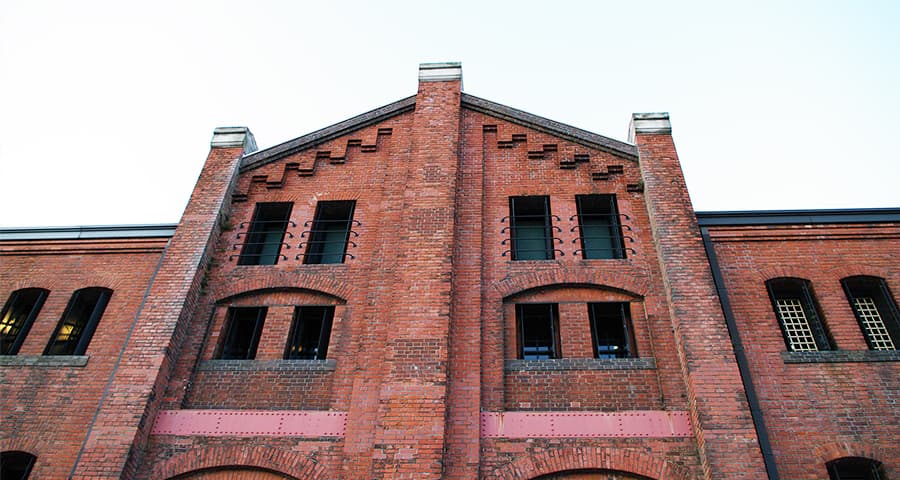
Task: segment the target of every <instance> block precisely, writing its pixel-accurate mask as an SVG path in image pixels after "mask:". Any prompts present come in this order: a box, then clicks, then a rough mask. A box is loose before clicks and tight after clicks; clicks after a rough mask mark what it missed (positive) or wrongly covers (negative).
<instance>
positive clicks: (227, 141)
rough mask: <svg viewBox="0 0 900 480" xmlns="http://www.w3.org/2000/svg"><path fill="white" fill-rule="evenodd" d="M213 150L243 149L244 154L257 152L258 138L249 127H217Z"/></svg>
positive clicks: (212, 145) (214, 131)
mask: <svg viewBox="0 0 900 480" xmlns="http://www.w3.org/2000/svg"><path fill="white" fill-rule="evenodd" d="M209 146H210V147H211V148H235V147H242V148H243V149H244V154H245V155H246V154H248V153H253V152H255V151H256V138H255V137H254V136H253V133H252V132H251V131H250V129H249V128H247V127H217V128H216V129H215V130H213V136H212V141H210V142H209Z"/></svg>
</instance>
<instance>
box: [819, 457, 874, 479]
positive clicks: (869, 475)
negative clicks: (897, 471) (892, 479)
mask: <svg viewBox="0 0 900 480" xmlns="http://www.w3.org/2000/svg"><path fill="white" fill-rule="evenodd" d="M826 467H827V468H828V478H829V479H830V480H883V479H884V478H885V477H884V473H883V472H882V467H881V462H877V461H875V460H871V459H868V458H863V457H845V458H839V459H837V460H832V461H830V462H828V463H827V464H826Z"/></svg>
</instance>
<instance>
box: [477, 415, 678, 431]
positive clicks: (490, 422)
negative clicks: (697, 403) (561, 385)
mask: <svg viewBox="0 0 900 480" xmlns="http://www.w3.org/2000/svg"><path fill="white" fill-rule="evenodd" d="M691 432H692V431H691V422H690V417H689V414H688V412H669V411H664V410H634V411H627V412H482V413H481V437H482V438H599V437H617V438H627V437H637V438H665V437H690V436H691V434H692V433H691Z"/></svg>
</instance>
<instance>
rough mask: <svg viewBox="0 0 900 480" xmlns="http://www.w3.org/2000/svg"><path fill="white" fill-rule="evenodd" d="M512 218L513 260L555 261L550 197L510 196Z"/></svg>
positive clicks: (510, 214) (510, 217) (510, 215)
mask: <svg viewBox="0 0 900 480" xmlns="http://www.w3.org/2000/svg"><path fill="white" fill-rule="evenodd" d="M509 219H510V239H511V242H512V245H511V250H512V259H513V260H552V259H553V229H552V227H551V223H550V197H547V196H535V197H510V198H509Z"/></svg>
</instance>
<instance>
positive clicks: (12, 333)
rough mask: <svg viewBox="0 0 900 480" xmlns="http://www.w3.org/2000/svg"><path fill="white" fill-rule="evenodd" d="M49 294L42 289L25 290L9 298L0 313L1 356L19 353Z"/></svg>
mask: <svg viewBox="0 0 900 480" xmlns="http://www.w3.org/2000/svg"><path fill="white" fill-rule="evenodd" d="M47 293H49V292H48V291H47V290H44V289H42V288H23V289H21V290H16V291H15V292H13V293H12V295H10V296H9V300H7V301H6V305H4V306H3V311H2V312H0V355H15V354H17V353H19V348H20V347H21V346H22V342H24V341H25V337H26V336H27V335H28V331H29V330H31V324H32V323H34V318H35V317H37V314H38V312H39V311H40V310H41V306H43V305H44V300H45V299H46V298H47Z"/></svg>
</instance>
